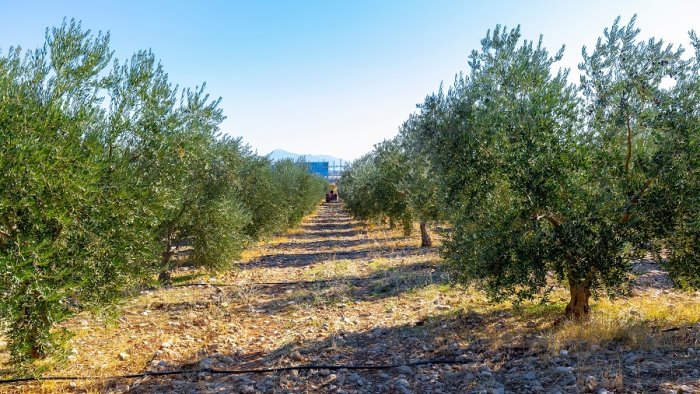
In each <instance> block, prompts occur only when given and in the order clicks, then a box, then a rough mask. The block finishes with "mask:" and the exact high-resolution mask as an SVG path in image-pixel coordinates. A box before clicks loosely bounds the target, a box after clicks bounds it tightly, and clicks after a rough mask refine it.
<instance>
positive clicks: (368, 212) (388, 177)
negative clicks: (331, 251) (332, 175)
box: [340, 140, 413, 234]
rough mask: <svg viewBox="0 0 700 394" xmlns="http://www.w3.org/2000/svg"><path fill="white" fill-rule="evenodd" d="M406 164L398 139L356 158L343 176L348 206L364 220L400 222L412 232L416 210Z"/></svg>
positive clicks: (406, 229)
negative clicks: (409, 189)
mask: <svg viewBox="0 0 700 394" xmlns="http://www.w3.org/2000/svg"><path fill="white" fill-rule="evenodd" d="M406 165H407V156H406V155H405V153H404V151H403V150H402V149H401V145H400V144H399V143H398V142H397V141H396V140H392V141H385V142H383V143H381V144H378V145H376V146H375V150H374V152H372V154H370V155H367V156H364V157H362V158H361V159H359V160H357V161H355V162H354V163H353V164H352V165H351V166H350V168H349V169H348V170H347V171H346V172H345V173H344V174H343V176H342V177H341V180H340V185H341V186H340V187H341V190H342V191H343V199H344V200H345V202H346V206H347V207H348V209H350V211H351V212H352V213H353V214H354V215H355V216H356V217H357V218H360V219H362V220H383V219H385V218H389V220H390V221H391V223H395V222H397V221H399V222H401V223H402V225H403V228H404V232H405V233H406V234H410V232H411V228H412V224H413V223H412V217H413V210H412V209H411V205H410V198H409V193H408V190H407V189H406V186H407V182H408V178H407V172H406V170H407V167H406Z"/></svg>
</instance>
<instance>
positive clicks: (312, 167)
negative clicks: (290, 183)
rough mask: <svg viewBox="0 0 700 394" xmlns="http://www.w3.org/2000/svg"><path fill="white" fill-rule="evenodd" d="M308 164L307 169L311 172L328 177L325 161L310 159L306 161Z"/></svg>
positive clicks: (327, 166)
mask: <svg viewBox="0 0 700 394" xmlns="http://www.w3.org/2000/svg"><path fill="white" fill-rule="evenodd" d="M306 164H307V165H308V166H309V171H310V172H311V173H314V174H316V175H318V176H321V177H324V178H326V179H328V177H329V175H330V173H329V165H328V162H327V161H312V162H310V163H306Z"/></svg>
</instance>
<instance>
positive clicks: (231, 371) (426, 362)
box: [0, 359, 474, 385]
mask: <svg viewBox="0 0 700 394" xmlns="http://www.w3.org/2000/svg"><path fill="white" fill-rule="evenodd" d="M472 362H474V360H457V359H432V360H422V361H415V362H412V363H403V364H385V365H313V364H312V365H298V366H292V367H273V368H259V369H209V368H206V369H194V370H193V369H189V370H176V371H162V372H158V371H146V372H141V373H135V374H128V375H117V376H35V377H24V378H13V379H4V380H0V385H2V384H10V383H24V382H38V381H48V380H100V379H137V378H145V377H148V376H167V375H183V374H195V373H209V374H217V375H240V374H245V373H256V374H258V373H260V374H262V373H273V372H287V371H303V370H311V369H329V370H339V369H352V370H361V369H364V370H379V369H392V368H399V367H403V366H406V367H415V366H419V365H429V364H437V365H458V364H470V363H472Z"/></svg>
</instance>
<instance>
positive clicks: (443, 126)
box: [342, 18, 700, 317]
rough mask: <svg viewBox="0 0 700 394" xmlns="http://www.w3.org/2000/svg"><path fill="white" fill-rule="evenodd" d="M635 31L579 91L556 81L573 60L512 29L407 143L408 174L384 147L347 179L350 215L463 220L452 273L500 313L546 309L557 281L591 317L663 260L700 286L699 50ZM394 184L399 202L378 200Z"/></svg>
mask: <svg viewBox="0 0 700 394" xmlns="http://www.w3.org/2000/svg"><path fill="white" fill-rule="evenodd" d="M634 24H635V19H634V18H633V19H632V20H631V21H630V23H629V24H628V25H626V26H621V25H620V23H619V18H618V20H616V21H615V23H614V24H613V26H612V27H611V28H610V29H606V30H605V37H604V38H601V39H599V40H598V43H597V44H596V46H595V48H594V49H593V51H592V52H590V53H589V52H588V51H587V50H586V48H584V50H583V62H582V63H581V65H580V70H581V73H582V76H581V84H580V85H579V86H574V85H569V84H568V83H567V74H568V71H559V72H557V73H553V72H552V70H553V69H554V68H555V66H556V62H557V61H559V60H560V58H561V55H562V53H563V48H562V50H560V51H559V52H558V53H556V54H554V55H553V56H552V55H550V54H549V52H548V51H547V50H546V49H545V48H544V47H543V46H542V42H541V39H540V41H539V42H530V41H523V40H521V37H520V30H519V28H516V29H512V30H508V29H505V28H501V27H500V26H497V27H496V29H495V30H493V31H490V32H489V33H488V34H487V36H486V37H485V38H484V39H483V40H482V41H481V44H482V46H481V49H480V50H478V51H473V52H472V54H471V56H470V57H469V69H468V72H466V73H463V74H462V73H460V74H459V75H458V76H457V77H456V79H455V83H454V85H453V86H451V87H450V88H449V89H448V90H447V93H444V92H443V90H442V87H441V88H440V90H439V91H438V92H436V93H434V94H432V95H429V96H428V97H426V99H425V101H424V103H422V104H420V105H419V106H418V107H419V109H420V112H419V113H417V114H414V115H412V116H411V117H410V118H409V120H408V121H407V122H406V123H405V124H404V126H403V127H402V128H401V132H400V135H399V138H398V141H400V145H401V147H402V149H401V152H400V153H401V154H403V155H404V156H403V157H402V158H400V159H397V160H396V162H399V163H401V164H400V165H399V166H398V167H399V168H401V169H402V171H398V172H397V171H396V168H397V166H393V167H392V165H387V163H394V162H392V160H391V159H387V158H391V157H398V156H392V155H390V154H387V152H390V151H391V149H389V148H388V146H387V145H379V146H377V147H376V149H375V151H374V152H372V153H370V154H369V155H367V156H365V157H363V158H362V159H361V160H359V161H358V162H356V163H353V166H352V167H351V168H350V169H349V170H348V172H347V173H346V174H344V175H343V178H342V179H343V184H342V185H343V187H344V196H345V199H346V201H348V207H349V208H350V209H351V210H352V211H353V212H354V213H355V215H356V216H358V217H365V218H369V217H373V216H377V215H382V214H386V212H389V211H391V209H393V207H392V205H394V204H396V202H397V200H398V201H399V202H400V203H403V202H404V201H408V203H407V206H408V207H409V208H410V210H411V213H412V214H413V215H415V216H418V217H421V220H424V218H433V220H434V218H439V217H442V218H443V219H444V220H448V221H449V222H451V224H452V225H453V226H454V232H453V233H452V235H451V238H450V239H449V240H447V242H446V244H445V255H446V257H447V259H448V260H449V262H450V263H451V264H452V265H453V267H454V268H455V270H456V271H457V272H458V273H459V274H460V275H461V277H462V278H463V279H464V280H467V281H475V282H476V283H478V284H480V285H481V286H483V288H484V289H485V290H486V291H487V292H488V294H489V295H491V296H492V297H493V298H496V299H499V298H505V297H511V296H515V297H517V298H518V299H524V298H531V297H533V296H534V295H535V294H537V293H538V292H539V291H540V290H542V289H543V288H544V287H546V280H547V276H548V275H549V274H550V273H553V274H555V275H556V276H557V277H558V279H559V280H566V281H567V282H568V284H569V286H570V289H571V295H572V298H571V302H570V304H569V305H568V306H567V313H568V314H570V315H572V316H576V317H581V316H583V315H586V314H587V313H588V311H589V307H588V297H589V296H590V295H591V294H592V293H595V291H596V290H602V289H604V290H606V291H609V292H616V291H618V290H620V289H621V288H623V287H624V286H623V285H624V284H625V282H626V279H627V273H628V269H629V262H630V261H631V260H632V259H633V258H640V257H641V256H643V255H644V254H645V253H647V252H648V251H649V250H650V248H651V246H656V247H657V249H656V252H657V253H658V254H660V255H663V254H664V253H666V254H667V255H668V260H667V261H666V264H667V267H668V269H669V271H670V273H671V274H672V275H673V277H674V278H675V280H676V281H677V283H679V284H681V285H683V286H698V283H700V279H699V278H700V266H699V261H700V250H699V249H698V246H697V245H698V244H699V243H698V240H699V238H698V237H699V236H700V226H699V225H698V223H700V214H699V212H700V211H699V210H698V207H699V206H700V200H698V196H700V189H699V187H700V186H698V185H700V177H699V172H698V171H699V170H698V168H700V149H699V148H700V142H699V141H700V140H699V139H698V136H699V134H698V130H700V124H699V123H698V119H699V116H698V115H700V102H699V101H698V100H700V99H699V97H700V94H699V92H700V90H699V88H700V82H699V81H700V78H699V77H698V74H699V73H700V65H699V63H698V59H699V56H698V54H699V53H700V49H698V48H700V42H698V39H697V36H696V35H695V34H694V33H691V42H692V44H693V46H694V47H695V49H696V52H695V54H694V55H695V56H694V57H693V58H692V59H690V60H684V59H683V57H682V55H683V50H682V49H681V48H674V47H673V46H671V45H665V44H663V43H662V42H661V41H657V40H655V39H650V40H648V41H640V40H639V39H638V34H639V30H638V29H636V28H635V26H634ZM389 174H391V175H389ZM386 179H392V180H394V181H395V182H396V183H397V184H398V186H396V187H395V190H397V191H398V192H399V194H397V195H396V196H394V198H395V200H392V201H391V202H388V201H383V200H381V199H377V198H376V194H375V193H376V190H378V189H380V188H382V187H386V184H385V183H382V182H381V181H379V180H384V181H386ZM400 196H406V197H407V200H403V201H401V199H400V198H399V197H400Z"/></svg>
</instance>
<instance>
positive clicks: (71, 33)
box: [0, 20, 326, 363]
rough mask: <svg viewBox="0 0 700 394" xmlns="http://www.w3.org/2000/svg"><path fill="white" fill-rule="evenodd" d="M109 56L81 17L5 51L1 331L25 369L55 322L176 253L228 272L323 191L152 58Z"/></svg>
mask: <svg viewBox="0 0 700 394" xmlns="http://www.w3.org/2000/svg"><path fill="white" fill-rule="evenodd" d="M111 58H112V52H111V51H110V49H109V35H104V34H101V33H100V34H97V35H96V36H94V35H92V34H91V33H90V31H89V30H88V31H86V30H83V29H82V28H81V26H80V23H77V22H76V21H74V20H71V21H64V23H63V25H62V26H61V27H59V28H54V29H51V30H47V35H46V44H45V45H44V46H43V47H41V48H39V49H37V50H34V51H27V52H24V53H23V52H22V51H21V50H20V49H19V48H10V49H9V51H8V53H7V54H2V53H0V141H2V144H0V316H1V319H2V320H3V322H2V323H3V324H2V325H0V327H7V331H6V332H5V333H4V334H5V335H6V336H7V337H8V338H9V347H10V350H11V353H12V356H13V358H14V360H15V361H16V362H19V363H21V362H25V361H28V360H30V359H32V358H37V357H43V356H45V355H47V354H49V353H50V352H52V351H53V350H55V349H56V346H57V345H58V344H59V342H60V339H61V338H64V337H65V335H64V333H62V332H60V331H58V330H55V329H52V328H53V327H54V324H55V323H57V322H60V321H62V320H64V319H66V318H67V317H69V316H71V315H73V314H75V313H77V312H79V311H81V310H84V309H88V308H92V307H99V306H104V305H108V304H110V303H113V302H116V301H118V300H119V299H120V298H122V297H123V296H125V295H126V294H128V293H129V292H130V291H131V290H132V289H134V288H135V286H138V285H139V284H140V283H143V282H144V281H146V280H147V279H148V278H149V277H151V275H153V274H154V273H156V272H167V270H169V269H170V268H172V267H173V266H174V264H175V261H174V260H173V258H172V257H173V252H174V247H175V246H177V245H190V246H191V247H192V251H191V258H190V259H189V263H191V264H194V265H197V266H203V267H207V268H217V269H218V268H225V267H227V266H228V265H229V264H230V263H231V262H232V260H233V259H234V258H236V257H237V256H238V255H239V253H240V251H241V250H242V248H243V247H245V246H246V245H247V244H248V243H249V242H250V241H252V240H255V239H258V238H259V237H262V236H265V235H268V234H270V233H272V232H274V231H281V230H283V229H285V228H287V227H288V226H291V225H295V224H297V223H298V222H299V220H301V217H302V216H303V215H304V214H306V213H309V212H310V211H311V210H312V209H313V207H314V206H315V205H316V204H317V203H318V202H319V200H320V199H321V197H322V196H323V193H324V190H325V187H326V183H325V181H324V180H322V179H319V178H317V177H315V176H312V175H311V174H309V173H308V171H306V168H305V167H304V166H303V164H302V163H282V164H281V165H274V166H273V165H272V164H271V163H269V161H267V159H264V158H259V157H257V156H255V155H253V154H251V153H250V150H249V149H248V147H246V146H244V145H242V144H241V142H240V140H238V139H231V138H227V137H223V136H221V135H220V132H219V125H220V123H221V122H222V121H223V119H224V116H223V114H222V111H221V109H220V108H219V107H218V106H219V100H211V99H210V98H209V96H208V95H207V94H206V93H205V91H204V86H202V87H198V88H196V89H184V90H182V91H181V93H179V89H178V87H177V86H174V85H172V84H171V83H170V82H169V81H168V77H167V74H166V73H165V71H164V70H163V68H162V66H161V65H160V64H158V62H157V60H156V58H155V56H154V55H153V54H152V53H150V52H147V51H142V52H138V53H137V54H135V55H134V56H133V57H131V59H129V60H128V61H125V62H119V61H114V63H113V67H112V69H111V70H108V69H107V66H108V65H109V64H110V62H111ZM268 186H269V189H270V190H272V191H274V192H275V193H273V194H272V195H271V196H272V197H271V198H266V199H260V201H256V199H257V196H260V195H261V190H265V189H264V188H266V187H268ZM258 187H261V188H263V189H259V188H258ZM262 195H265V193H264V191H263V192H262ZM265 196H267V195H265Z"/></svg>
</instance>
